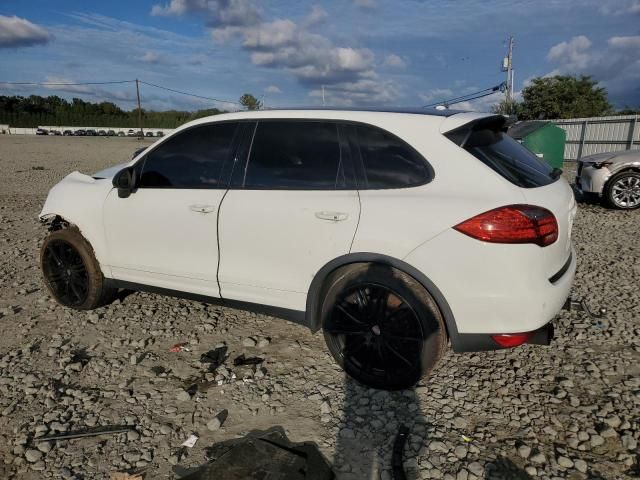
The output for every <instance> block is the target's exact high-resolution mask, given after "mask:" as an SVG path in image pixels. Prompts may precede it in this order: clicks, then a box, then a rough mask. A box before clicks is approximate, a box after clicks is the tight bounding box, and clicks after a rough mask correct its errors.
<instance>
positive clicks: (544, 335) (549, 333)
mask: <svg viewBox="0 0 640 480" xmlns="http://www.w3.org/2000/svg"><path fill="white" fill-rule="evenodd" d="M530 333H531V337H530V338H529V339H528V340H527V341H526V342H525V343H528V344H532V345H549V344H551V340H553V335H554V330H553V323H551V322H549V323H547V324H546V325H544V326H542V327H540V328H538V329H537V330H534V331H533V332H530ZM492 335H493V334H490V333H460V334H458V335H457V338H456V341H455V342H452V345H451V346H452V347H453V351H454V352H457V353H461V352H482V351H487V350H502V349H504V348H509V347H502V346H500V345H499V344H498V343H497V342H496V341H495V340H493V338H491V336H492Z"/></svg>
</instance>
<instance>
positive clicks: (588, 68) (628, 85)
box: [545, 35, 640, 105]
mask: <svg viewBox="0 0 640 480" xmlns="http://www.w3.org/2000/svg"><path fill="white" fill-rule="evenodd" d="M547 59H548V60H549V61H550V62H551V63H552V64H554V65H555V68H554V69H553V70H552V71H551V72H549V73H548V74H547V75H545V76H550V75H590V76H592V77H593V78H594V79H595V80H596V81H598V82H599V83H600V84H601V86H603V87H605V88H606V89H607V91H608V93H609V98H610V100H611V101H612V102H613V103H614V104H615V105H621V104H625V103H627V104H628V103H631V104H634V105H635V104H640V88H638V85H640V36H638V35H636V36H614V37H611V38H609V39H608V41H607V42H606V44H605V45H597V46H595V47H594V46H593V44H592V42H591V41H590V40H589V39H588V38H587V37H585V36H579V37H574V38H572V39H571V40H569V41H568V42H561V43H559V44H557V45H554V46H553V47H551V49H550V50H549V53H548V55H547Z"/></svg>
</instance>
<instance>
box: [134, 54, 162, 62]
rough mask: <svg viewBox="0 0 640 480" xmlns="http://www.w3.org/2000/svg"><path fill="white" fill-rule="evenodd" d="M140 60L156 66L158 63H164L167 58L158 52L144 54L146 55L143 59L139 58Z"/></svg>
mask: <svg viewBox="0 0 640 480" xmlns="http://www.w3.org/2000/svg"><path fill="white" fill-rule="evenodd" d="M138 60H140V61H141V62H144V63H151V64H156V63H163V62H164V61H165V58H164V56H162V55H161V54H159V53H158V52H153V51H147V52H145V53H144V55H142V56H141V57H138Z"/></svg>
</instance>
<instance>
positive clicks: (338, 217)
mask: <svg viewBox="0 0 640 480" xmlns="http://www.w3.org/2000/svg"><path fill="white" fill-rule="evenodd" d="M316 218H319V219H320V220H330V221H332V222H341V221H342V220H346V219H347V218H349V214H348V213H344V212H316Z"/></svg>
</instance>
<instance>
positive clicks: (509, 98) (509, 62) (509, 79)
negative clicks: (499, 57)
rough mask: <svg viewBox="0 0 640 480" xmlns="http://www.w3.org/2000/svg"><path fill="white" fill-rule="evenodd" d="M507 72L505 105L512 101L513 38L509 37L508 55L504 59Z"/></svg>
mask: <svg viewBox="0 0 640 480" xmlns="http://www.w3.org/2000/svg"><path fill="white" fill-rule="evenodd" d="M505 67H506V71H507V95H506V97H507V104H509V105H511V102H512V101H513V37H512V36H511V37H509V53H508V55H507V58H506V65H505Z"/></svg>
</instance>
